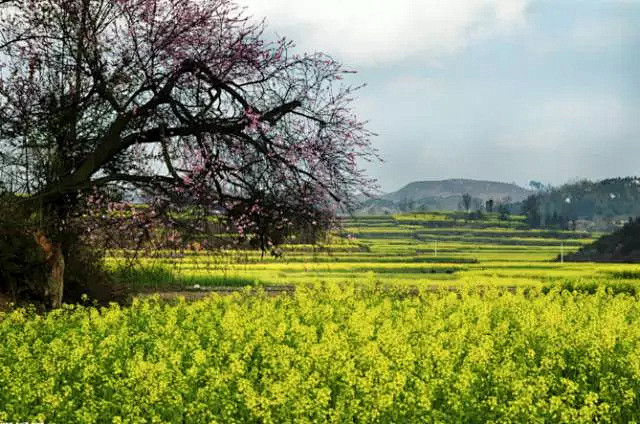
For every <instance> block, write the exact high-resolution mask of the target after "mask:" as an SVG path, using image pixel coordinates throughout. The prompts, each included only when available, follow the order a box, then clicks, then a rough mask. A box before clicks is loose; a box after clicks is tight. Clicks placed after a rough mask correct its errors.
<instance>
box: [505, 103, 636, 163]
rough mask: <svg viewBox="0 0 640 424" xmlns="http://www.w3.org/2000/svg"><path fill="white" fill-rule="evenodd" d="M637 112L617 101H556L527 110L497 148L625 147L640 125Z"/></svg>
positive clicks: (591, 149)
mask: <svg viewBox="0 0 640 424" xmlns="http://www.w3.org/2000/svg"><path fill="white" fill-rule="evenodd" d="M634 116H636V117H637V116H640V115H638V111H637V110H633V108H629V107H627V106H626V105H625V104H623V103H622V102H621V101H620V100H619V99H617V98H615V97H565V98H563V97H560V96H559V97H557V98H555V99H553V100H550V101H548V102H546V103H543V104H541V105H535V106H534V107H532V108H530V109H529V110H528V113H527V114H526V116H524V117H523V118H522V119H519V120H515V122H514V124H515V125H516V126H518V129H517V130H515V129H512V130H510V131H509V132H508V133H506V134H504V135H502V136H500V137H499V138H498V145H500V146H501V147H503V148H505V149H507V150H514V151H524V152H554V151H555V152H565V153H568V152H571V151H577V150H584V151H588V152H595V151H602V150H606V149H607V148H609V147H612V148H613V147H614V146H617V147H621V146H626V145H627V144H628V143H629V142H632V141H633V140H634V139H635V138H634V137H633V134H635V133H637V131H638V130H640V124H639V123H638V121H637V119H634Z"/></svg>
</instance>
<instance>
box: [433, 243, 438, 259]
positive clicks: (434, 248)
mask: <svg viewBox="0 0 640 424" xmlns="http://www.w3.org/2000/svg"><path fill="white" fill-rule="evenodd" d="M433 256H438V240H436V241H435V242H434V245H433Z"/></svg>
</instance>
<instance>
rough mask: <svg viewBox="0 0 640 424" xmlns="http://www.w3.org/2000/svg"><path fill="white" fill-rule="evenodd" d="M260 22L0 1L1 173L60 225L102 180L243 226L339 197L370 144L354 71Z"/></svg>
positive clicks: (163, 3)
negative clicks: (270, 36) (357, 105)
mask: <svg viewBox="0 0 640 424" xmlns="http://www.w3.org/2000/svg"><path fill="white" fill-rule="evenodd" d="M263 31H264V25H263V24H262V23H256V22H254V21H253V20H251V19H249V18H248V17H247V15H246V14H245V11H244V9H243V8H241V7H239V6H238V5H236V4H235V3H234V2H233V1H230V0H0V184H2V186H3V187H4V189H5V190H6V191H9V192H12V193H14V194H16V195H18V199H19V203H20V205H21V206H22V209H23V210H24V211H27V213H28V214H31V215H33V213H34V212H37V214H38V216H39V217H40V220H41V222H42V223H44V224H43V225H44V226H45V227H46V228H45V232H46V233H47V234H49V235H50V236H51V237H54V238H55V237H56V234H58V233H60V232H64V229H65V225H66V223H67V222H68V220H69V219H70V217H71V216H73V215H74V214H76V213H78V211H80V210H81V209H82V207H84V205H85V204H86V199H87V198H88V195H86V193H88V192H90V191H91V190H95V189H100V188H102V187H109V186H111V187H113V186H117V187H120V188H122V187H126V188H128V189H132V190H133V189H135V190H139V191H144V192H146V193H147V194H151V195H153V196H154V197H156V198H161V199H164V200H166V201H167V202H169V203H170V204H180V203H181V202H183V203H184V202H186V203H190V204H198V205H203V206H206V207H207V208H208V210H210V211H211V210H216V211H218V212H220V213H227V214H229V215H230V216H232V217H233V218H234V222H235V223H236V226H237V230H238V231H239V232H245V231H251V230H252V229H254V228H256V222H255V221H256V219H257V217H260V216H263V214H260V213H259V212H261V211H262V212H265V213H268V214H270V216H281V217H282V219H287V220H289V219H292V218H293V217H295V218H299V219H308V220H309V221H310V222H311V221H312V220H315V219H316V217H317V215H318V213H319V211H322V212H327V213H329V214H330V213H332V212H334V211H335V210H336V208H338V207H340V205H344V204H347V205H348V204H349V202H350V201H351V200H352V199H353V198H354V196H355V195H357V194H359V192H360V191H362V190H367V189H368V188H369V187H371V181H370V180H368V179H367V178H366V177H365V176H364V175H363V173H362V172H361V170H359V169H358V162H359V161H360V160H362V159H365V160H371V159H373V158H375V157H376V153H375V151H374V150H373V149H372V148H371V145H370V142H369V138H370V136H371V135H372V134H371V133H370V132H369V131H368V130H367V129H366V128H365V126H364V123H363V122H361V121H359V120H358V118H357V117H356V116H355V115H354V114H353V112H352V110H351V109H350V102H351V101H352V95H353V92H354V90H356V89H357V88H358V87H352V86H349V85H347V84H345V83H344V82H343V81H341V80H342V78H343V76H344V75H345V74H347V73H350V72H352V71H350V70H347V69H345V68H344V67H343V66H342V65H341V64H340V63H337V62H336V61H335V60H333V59H332V58H331V57H329V56H327V55H324V54H321V53H314V54H304V55H297V54H293V53H292V50H293V49H292V47H293V45H292V43H291V42H290V41H288V40H286V39H284V38H283V39H280V40H276V41H271V42H268V41H265V39H264V37H263ZM274 211H286V213H279V214H278V213H274ZM278 225H279V224H278Z"/></svg>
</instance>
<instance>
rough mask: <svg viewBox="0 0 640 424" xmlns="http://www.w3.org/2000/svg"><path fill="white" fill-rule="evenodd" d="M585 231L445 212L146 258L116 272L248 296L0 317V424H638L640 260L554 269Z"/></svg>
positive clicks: (163, 284) (146, 284) (142, 280)
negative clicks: (267, 247)
mask: <svg viewBox="0 0 640 424" xmlns="http://www.w3.org/2000/svg"><path fill="white" fill-rule="evenodd" d="M595 236H597V235H594V234H586V233H574V232H568V231H556V230H548V231H544V230H527V229H526V227H524V224H523V223H522V220H520V219H518V218H517V217H516V219H513V220H512V221H509V222H504V221H500V220H497V219H495V218H494V217H489V219H486V220H483V221H469V222H466V221H465V220H464V219H461V218H460V217H459V214H458V213H454V212H451V213H430V214H423V215H403V216H395V217H394V216H385V217H375V218H359V219H355V218H351V219H349V220H348V221H346V222H345V226H344V228H343V230H341V231H340V233H339V234H335V235H333V236H332V237H331V239H330V240H328V242H327V243H326V244H323V245H318V246H311V245H295V244H291V245H287V246H284V247H283V251H284V253H283V256H282V257H281V258H279V259H275V258H272V257H270V256H268V257H265V258H262V257H261V254H260V253H259V252H255V251H241V250H227V251H225V252H221V253H219V254H216V255H213V254H208V253H202V252H198V253H195V252H171V251H163V252H157V255H156V257H154V258H142V259H141V261H140V262H141V265H142V268H141V269H139V270H137V271H135V272H129V273H128V274H127V275H124V274H120V277H122V278H125V277H126V281H130V282H131V284H132V285H133V287H134V288H135V289H140V290H143V289H144V290H146V291H148V290H149V289H150V288H156V289H158V290H159V291H162V290H174V289H175V288H176V287H180V286H184V287H188V286H193V285H194V284H198V285H200V286H234V285H235V286H240V285H243V286H250V287H247V288H245V289H243V290H241V291H239V292H237V293H234V294H232V295H230V296H221V295H219V294H216V293H213V294H211V295H210V296H207V297H206V298H204V299H203V300H198V301H189V302H188V301H185V300H184V298H177V299H173V300H170V301H166V300H160V298H158V297H151V298H137V299H135V300H134V301H133V303H132V305H130V306H119V305H116V304H112V305H111V306H110V307H108V308H94V307H84V306H66V307H64V308H63V309H60V310H56V311H53V312H50V313H48V314H45V315H38V314H37V313H36V312H34V310H29V309H27V310H25V309H18V310H15V311H11V312H0V340H2V341H3V343H2V344H0V387H1V388H2V390H0V422H46V423H72V422H80V423H96V422H115V423H121V422H127V423H145V422H169V423H204V422H207V423H209V422H211V423H324V422H330V423H345V422H350V423H421V422H422V423H458V422H461V423H462V422H464V423H485V422H494V423H522V422H527V423H528V422H532V423H550V422H553V423H556V422H558V423H593V422H610V423H621V422H625V423H627V422H628V423H630V422H640V354H639V353H640V302H638V300H640V297H639V295H638V292H637V289H636V288H637V287H638V283H639V282H640V281H638V280H640V266H638V265H632V264H589V263H560V262H557V261H555V259H556V257H557V256H558V255H559V254H560V252H561V249H563V251H564V252H565V253H568V252H571V251H573V250H575V249H577V248H578V247H579V246H581V245H582V244H585V243H589V242H591V241H592V240H593V238H594V237H595ZM436 243H437V250H436ZM112 253H113V255H112V256H111V257H110V258H109V266H110V267H112V268H113V269H114V270H117V269H118V266H119V265H120V264H122V262H123V261H124V259H123V258H124V257H125V256H126V254H125V253H126V252H112ZM280 284H286V285H288V286H291V287H293V288H295V290H293V293H292V294H280V295H277V296H271V295H269V294H267V291H266V289H267V288H268V286H270V285H280Z"/></svg>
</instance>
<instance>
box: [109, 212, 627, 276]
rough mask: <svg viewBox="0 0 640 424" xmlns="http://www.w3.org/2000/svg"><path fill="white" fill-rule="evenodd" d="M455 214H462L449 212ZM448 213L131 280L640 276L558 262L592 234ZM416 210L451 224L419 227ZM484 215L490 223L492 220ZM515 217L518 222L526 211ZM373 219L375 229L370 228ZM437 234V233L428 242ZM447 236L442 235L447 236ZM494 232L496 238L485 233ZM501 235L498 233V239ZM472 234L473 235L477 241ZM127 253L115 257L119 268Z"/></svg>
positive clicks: (177, 265) (146, 263)
mask: <svg viewBox="0 0 640 424" xmlns="http://www.w3.org/2000/svg"><path fill="white" fill-rule="evenodd" d="M449 214H450V215H452V214H455V216H458V214H459V213H458V212H450V213H449ZM450 215H447V213H444V212H443V213H437V214H436V213H432V214H425V215H411V216H413V218H414V220H413V221H411V222H412V223H411V224H406V222H407V216H405V215H400V216H385V217H375V218H364V219H363V218H351V219H349V220H347V221H346V222H345V226H344V228H343V230H342V231H341V232H340V233H339V234H337V235H334V236H333V237H332V238H331V239H330V240H329V242H328V243H327V244H324V245H318V246H312V245H295V244H292V245H285V246H283V247H282V252H283V254H282V256H281V257H279V258H274V257H271V255H269V254H267V255H262V253H261V252H258V251H246V250H242V251H237V250H226V251H224V252H217V253H215V254H209V253H207V252H171V251H165V252H159V253H161V254H157V255H156V256H155V257H153V258H151V257H148V258H142V259H140V260H139V263H140V264H141V265H142V266H143V268H146V269H147V270H152V271H154V272H146V273H144V272H143V273H142V274H135V275H134V276H133V277H134V278H133V279H131V281H132V284H135V285H136V286H137V287H140V288H143V287H149V286H151V287H160V286H162V285H163V284H170V285H172V286H176V285H185V286H192V285H196V284H197V285H199V286H218V285H223V286H227V285H247V284H249V285H283V284H293V285H295V284H300V283H322V282H327V283H328V282H331V283H339V282H357V283H358V284H366V285H376V284H400V285H407V284H409V285H414V286H417V287H420V286H430V287H432V286H442V285H446V286H460V287H466V286H487V285H499V286H527V287H531V286H537V285H558V284H560V285H564V286H576V285H580V284H589V285H593V284H598V283H599V282H602V283H603V284H606V285H609V286H619V285H622V286H625V287H626V286H629V285H634V284H636V283H640V266H638V265H630V264H593V263H580V264H576V263H560V262H559V261H558V260H557V258H558V257H559V256H560V255H561V254H567V253H569V252H573V251H575V250H577V249H578V248H579V247H580V246H583V245H585V244H587V243H590V242H592V241H593V240H594V237H595V236H596V235H594V234H589V233H577V232H572V231H566V230H535V229H534V230H522V229H521V228H517V229H515V228H508V226H506V225H505V226H503V227H501V228H491V227H488V228H484V229H476V228H470V227H467V226H466V225H476V224H477V222H471V221H468V222H465V221H464V220H462V219H456V220H455V221H454V220H453V219H448V218H447V217H448V216H450ZM416 217H419V218H420V219H422V220H424V221H423V222H425V223H426V222H427V221H426V220H427V218H429V217H436V222H439V223H447V224H448V225H449V227H440V228H438V229H435V230H434V229H430V228H426V227H424V226H420V225H415V224H414V222H415V221H416V219H415V218H416ZM487 222H491V220H488V221H487ZM514 222H518V223H521V222H522V220H521V217H515V218H514ZM371 223H374V224H375V227H374V228H375V229H376V232H375V233H373V235H372V234H371V233H369V232H368V231H369V230H370V229H371V228H370V227H368V225H369V224H371ZM432 232H440V234H438V235H434V239H432V240H428V239H427V238H428V237H430V236H431V234H432ZM445 234H446V235H445ZM487 234H491V237H487V236H486V235H487ZM498 235H500V237H498ZM474 238H475V241H474ZM122 261H123V259H122V254H116V255H114V256H113V257H111V258H109V262H108V263H109V265H110V266H112V267H114V268H117V267H118V265H119V264H121V263H122Z"/></svg>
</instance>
